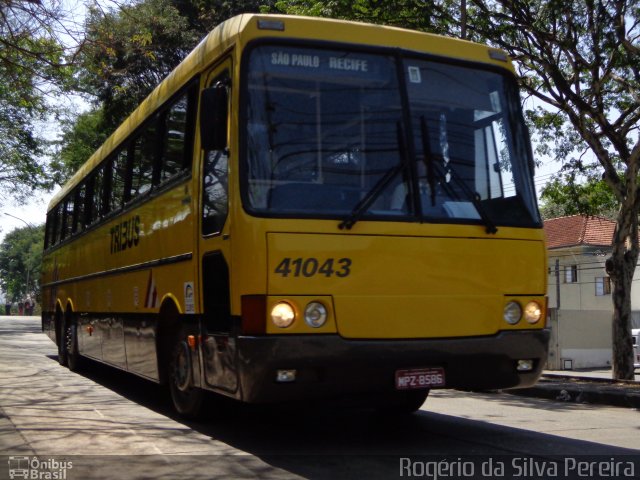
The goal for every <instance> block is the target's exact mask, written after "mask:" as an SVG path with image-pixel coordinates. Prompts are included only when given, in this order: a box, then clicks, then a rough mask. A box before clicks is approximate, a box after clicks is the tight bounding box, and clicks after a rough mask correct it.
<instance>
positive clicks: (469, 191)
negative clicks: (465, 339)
mask: <svg viewBox="0 0 640 480" xmlns="http://www.w3.org/2000/svg"><path fill="white" fill-rule="evenodd" d="M246 65H247V67H248V68H247V72H246V74H245V78H246V85H245V90H244V92H245V94H244V97H245V100H244V107H243V112H242V115H243V122H242V124H243V125H244V128H245V130H244V131H243V132H242V134H241V141H242V149H241V150H242V152H243V153H242V155H243V172H242V175H243V176H242V178H243V201H244V205H245V208H246V209H247V211H249V212H250V213H253V214H257V215H263V216H274V217H279V216H284V217H300V218H336V219H345V218H351V219H352V221H353V220H360V219H366V220H404V221H423V222H434V223H480V224H482V223H485V224H486V225H491V226H492V227H493V225H500V226H521V227H531V226H539V224H540V219H539V214H538V211H537V207H536V201H535V191H534V187H533V182H532V159H531V154H530V149H529V148H528V146H527V145H528V143H527V142H528V138H527V134H526V130H525V126H524V125H523V120H522V116H521V114H520V110H519V109H520V106H519V96H518V92H517V88H516V85H515V81H514V80H513V79H512V78H511V77H510V76H508V75H503V74H500V73H498V72H496V71H494V70H483V69H479V68H478V67H477V66H475V65H473V66H466V65H463V64H452V63H443V62H438V61H435V60H433V59H427V58H420V57H418V56H413V54H412V55H411V56H409V55H406V56H392V55H384V54H378V55H376V54H371V53H363V52H358V51H347V50H334V49H324V48H322V49H320V48H317V49H314V48H300V47H292V46H281V45H269V46H266V45H262V46H258V47H256V48H254V49H252V50H251V52H250V56H249V59H248V61H247V62H246ZM356 217H357V218H356ZM487 231H489V229H488V230H487Z"/></svg>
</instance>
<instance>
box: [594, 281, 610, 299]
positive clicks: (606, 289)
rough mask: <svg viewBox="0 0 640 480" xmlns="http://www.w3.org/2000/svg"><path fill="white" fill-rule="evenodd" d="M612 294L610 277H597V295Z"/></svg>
mask: <svg viewBox="0 0 640 480" xmlns="http://www.w3.org/2000/svg"><path fill="white" fill-rule="evenodd" d="M602 295H611V279H610V278H609V277H596V297H601V296H602Z"/></svg>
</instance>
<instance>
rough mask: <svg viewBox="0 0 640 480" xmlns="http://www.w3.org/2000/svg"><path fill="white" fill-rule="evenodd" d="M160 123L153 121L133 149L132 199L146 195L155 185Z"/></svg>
mask: <svg viewBox="0 0 640 480" xmlns="http://www.w3.org/2000/svg"><path fill="white" fill-rule="evenodd" d="M157 126H158V121H157V118H156V119H153V120H152V121H151V122H150V123H149V124H148V125H147V126H146V127H145V128H144V130H143V131H142V133H141V134H140V136H139V137H138V138H137V139H136V141H135V144H134V148H133V162H132V168H131V190H130V195H129V196H130V198H132V199H133V198H136V197H138V196H140V195H144V194H145V193H148V192H149V191H150V190H151V187H152V185H153V167H154V163H155V158H156V153H157V151H158V142H157V140H158V136H157V133H158V128H157Z"/></svg>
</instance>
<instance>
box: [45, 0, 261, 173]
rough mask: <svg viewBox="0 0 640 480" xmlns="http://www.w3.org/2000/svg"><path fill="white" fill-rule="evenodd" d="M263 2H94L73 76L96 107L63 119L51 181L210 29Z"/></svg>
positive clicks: (74, 164)
mask: <svg viewBox="0 0 640 480" xmlns="http://www.w3.org/2000/svg"><path fill="white" fill-rule="evenodd" d="M263 5H266V7H267V8H269V7H270V6H271V2H268V1H262V2H260V1H218V0H191V1H189V0H144V1H141V2H134V3H131V4H125V5H120V6H117V7H114V8H111V9H104V8H102V7H100V6H99V5H97V4H94V5H93V6H92V7H91V8H90V9H89V14H88V17H87V27H86V28H87V32H86V35H87V38H86V42H85V44H84V46H83V48H82V49H81V50H80V51H79V53H78V61H79V65H78V70H77V74H76V78H77V81H78V85H79V88H80V89H81V90H82V91H83V92H84V93H85V94H89V95H90V96H91V98H92V99H93V102H94V105H95V107H94V109H93V110H92V111H90V112H88V113H84V114H81V115H80V116H78V117H77V118H75V119H73V120H66V121H65V122H63V135H62V138H61V139H60V141H59V142H58V147H59V152H58V155H57V157H56V159H55V160H54V161H53V162H52V165H51V167H52V169H53V170H54V172H55V176H54V177H53V178H54V179H55V181H56V182H57V183H64V181H66V180H67V179H68V178H69V177H70V176H71V175H72V174H73V172H74V171H75V170H77V168H78V167H79V166H80V165H82V164H83V163H84V162H85V161H86V160H87V159H88V158H89V156H90V155H91V154H92V153H93V152H94V151H95V149H96V148H98V147H99V146H100V145H101V144H102V142H103V141H104V140H105V139H106V138H107V137H108V136H109V135H110V134H111V133H112V132H113V131H114V130H115V129H116V128H117V126H118V125H119V124H120V123H121V122H122V121H123V120H124V119H125V118H126V117H127V116H128V115H129V114H130V113H131V112H132V111H133V110H134V109H135V107H136V106H137V105H138V104H139V103H140V102H141V101H142V100H144V98H145V97H146V96H147V95H148V94H149V93H151V91H152V90H153V89H154V88H155V87H156V86H157V85H158V84H159V83H160V82H161V81H162V80H163V79H164V78H165V77H166V76H167V75H168V74H169V73H170V72H171V71H172V70H173V69H174V68H175V67H176V66H177V65H178V63H180V61H182V60H183V58H184V57H185V56H186V55H187V54H188V53H189V52H190V51H191V50H192V49H193V48H194V47H195V46H196V45H197V43H198V42H199V41H200V40H201V39H202V38H203V37H204V36H205V35H206V34H207V33H208V32H209V31H210V30H212V29H213V28H214V27H215V26H216V25H218V24H219V23H221V22H222V21H224V20H226V19H227V18H230V17H232V16H234V15H237V14H240V13H245V12H258V11H260V8H261V6H263Z"/></svg>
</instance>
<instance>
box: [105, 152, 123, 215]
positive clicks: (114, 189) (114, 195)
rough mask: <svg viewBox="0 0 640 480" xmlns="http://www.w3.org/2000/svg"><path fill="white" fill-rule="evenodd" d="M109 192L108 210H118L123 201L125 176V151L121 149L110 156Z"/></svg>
mask: <svg viewBox="0 0 640 480" xmlns="http://www.w3.org/2000/svg"><path fill="white" fill-rule="evenodd" d="M109 166H110V168H111V194H110V196H109V203H110V210H111V211H114V210H118V209H119V208H120V207H122V204H123V203H124V186H125V179H126V177H127V151H126V150H121V151H120V152H118V153H117V154H116V156H115V157H113V158H112V160H111V162H110V164H109Z"/></svg>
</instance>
